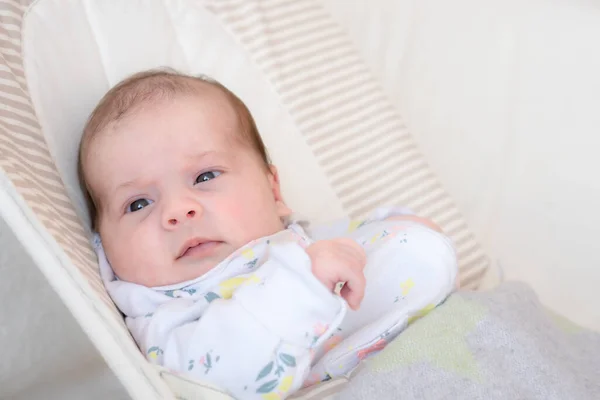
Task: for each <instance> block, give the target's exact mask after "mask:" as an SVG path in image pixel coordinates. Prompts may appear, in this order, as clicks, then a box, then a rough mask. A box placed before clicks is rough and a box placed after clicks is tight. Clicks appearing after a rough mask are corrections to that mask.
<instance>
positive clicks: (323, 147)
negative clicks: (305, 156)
mask: <svg viewBox="0 0 600 400" xmlns="http://www.w3.org/2000/svg"><path fill="white" fill-rule="evenodd" d="M376 117H383V118H382V119H376V118H373V119H371V120H370V121H366V122H370V124H369V125H366V126H364V128H363V129H357V128H355V127H353V126H352V122H349V123H348V124H346V125H347V126H343V127H340V128H338V129H336V130H331V131H330V132H328V137H327V136H325V135H323V137H327V139H328V140H327V141H326V142H324V143H323V140H322V141H320V142H317V141H315V142H312V143H311V141H310V140H307V142H308V143H309V144H310V145H312V148H313V152H314V153H315V155H317V156H319V157H320V159H321V162H322V163H323V164H326V163H327V160H329V159H331V155H332V153H333V154H335V155H336V157H339V155H343V154H347V155H349V153H350V152H351V151H352V150H353V149H356V148H359V147H360V146H363V145H366V144H367V143H368V142H369V141H372V140H377V139H374V136H375V135H373V134H372V133H374V132H373V131H374V130H377V129H381V130H380V131H378V132H377V133H380V134H379V136H378V137H379V138H381V139H379V140H381V141H383V140H384V139H386V140H387V137H388V136H392V134H393V133H394V131H395V130H396V129H395V128H396V125H397V124H396V118H395V116H394V115H388V116H387V117H386V116H385V115H381V114H378V115H377V116H376ZM361 124H362V122H361ZM361 128H362V127H361ZM365 132H369V133H370V134H365ZM336 133H338V135H339V136H341V134H345V135H347V136H346V137H349V138H348V139H345V138H343V137H342V138H340V137H337V135H336ZM350 134H351V135H350Z"/></svg>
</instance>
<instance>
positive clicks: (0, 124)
mask: <svg viewBox="0 0 600 400" xmlns="http://www.w3.org/2000/svg"><path fill="white" fill-rule="evenodd" d="M0 128H3V129H5V130H6V131H7V132H9V133H8V134H6V135H4V140H5V141H6V142H5V143H7V142H9V141H10V142H11V143H13V144H14V145H15V146H17V148H18V150H17V151H19V152H25V153H26V154H28V157H35V159H34V160H32V161H34V162H35V163H36V164H40V165H44V166H45V167H46V169H51V168H53V167H52V166H53V161H52V159H51V158H50V155H49V154H48V153H47V152H46V151H45V148H44V147H42V146H41V145H40V144H39V143H36V142H34V141H32V140H31V139H34V138H35V137H34V136H33V135H26V134H23V135H20V136H16V134H18V132H17V131H19V130H21V129H20V127H17V126H15V125H11V124H7V123H5V122H4V121H2V120H1V119H0ZM21 146H23V147H21Z"/></svg>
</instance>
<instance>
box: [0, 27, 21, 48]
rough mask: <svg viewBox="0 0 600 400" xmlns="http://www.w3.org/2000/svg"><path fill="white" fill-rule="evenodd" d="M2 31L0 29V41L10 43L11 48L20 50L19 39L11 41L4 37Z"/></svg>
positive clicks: (9, 38) (6, 36) (11, 39)
mask: <svg viewBox="0 0 600 400" xmlns="http://www.w3.org/2000/svg"><path fill="white" fill-rule="evenodd" d="M2 32H3V31H2V29H1V28H0V40H2V41H4V42H7V43H10V44H11V45H12V46H15V47H16V48H18V49H20V48H21V39H20V38H19V39H13V38H11V37H10V36H8V35H5V34H4V33H2Z"/></svg>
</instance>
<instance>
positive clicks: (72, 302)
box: [0, 0, 489, 400]
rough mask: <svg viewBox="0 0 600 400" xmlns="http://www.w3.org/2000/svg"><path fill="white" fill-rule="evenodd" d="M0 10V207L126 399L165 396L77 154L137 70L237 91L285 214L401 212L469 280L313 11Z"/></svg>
mask: <svg viewBox="0 0 600 400" xmlns="http://www.w3.org/2000/svg"><path fill="white" fill-rule="evenodd" d="M0 11H1V12H0V102H1V104H2V107H0V176H1V177H2V178H3V182H5V183H4V184H3V185H2V189H1V190H2V192H1V193H2V194H3V195H4V196H0V198H4V199H5V200H6V201H7V202H8V201H10V206H13V207H17V208H18V211H19V212H18V213H17V212H14V213H13V216H14V218H12V219H11V220H10V225H11V229H13V230H14V231H15V232H18V233H19V237H21V238H23V237H26V234H27V235H29V237H28V239H27V240H23V239H21V240H22V242H23V244H24V246H25V247H26V250H27V251H29V252H31V253H32V254H35V255H37V258H36V263H37V266H38V267H39V268H40V270H41V271H42V272H43V273H44V274H45V276H46V277H47V279H48V280H49V282H50V283H51V284H52V285H53V287H54V288H55V289H56V290H57V292H58V293H59V294H60V296H61V298H62V300H63V302H64V303H65V304H66V305H67V307H68V308H69V310H70V311H71V312H72V313H73V314H74V316H75V317H76V319H77V320H78V322H79V323H80V324H81V326H82V327H83V328H84V330H85V331H86V333H87V334H88V335H89V336H90V338H91V339H92V341H93V342H94V344H95V345H96V346H97V347H98V349H99V351H100V352H101V353H102V354H103V356H104V357H105V359H106V360H107V362H108V364H109V365H110V366H111V368H113V370H114V371H115V374H116V375H117V376H119V377H120V379H121V380H122V382H123V383H124V385H125V386H126V387H127V389H128V391H129V393H130V394H131V396H132V397H134V398H141V399H144V400H146V399H151V398H171V397H172V395H171V393H170V391H169V390H168V388H167V387H166V385H165V384H164V382H162V380H160V379H159V375H158V373H157V371H156V370H155V369H154V368H153V367H151V366H149V365H148V363H147V362H146V361H145V360H144V359H143V357H142V356H141V354H140V353H139V351H138V349H137V348H136V346H135V343H134V342H133V341H132V340H131V337H130V336H129V334H128V332H127V330H126V329H125V327H124V325H123V323H122V318H121V316H120V314H118V313H117V311H116V308H115V307H114V305H113V304H112V302H111V301H110V299H109V298H108V296H107V295H106V292H105V290H104V288H103V286H102V284H101V282H100V279H99V276H98V271H97V263H96V258H95V257H94V253H93V252H92V250H91V248H90V245H89V243H88V236H87V233H88V232H87V230H86V226H85V224H84V223H82V221H81V217H82V216H83V215H84V213H83V210H82V207H81V205H82V201H81V198H82V197H81V193H80V192H79V190H78V186H77V181H76V177H75V175H76V174H75V160H76V154H77V153H76V149H77V142H78V140H79V135H80V132H81V128H82V126H83V124H84V122H85V119H86V118H87V115H88V113H89V112H90V111H91V109H92V108H93V106H94V104H95V103H96V101H97V100H98V99H99V98H100V97H101V96H102V94H103V93H104V92H105V91H106V90H107V89H108V88H109V87H110V86H112V85H114V84H115V83H116V82H118V81H119V80H120V79H121V78H123V77H124V76H125V75H127V74H129V73H132V72H134V71H136V70H139V69H145V68H151V67H157V66H162V65H171V66H174V67H177V68H179V69H180V70H182V71H184V72H190V73H200V72H202V73H208V74H210V75H213V76H214V77H216V78H217V79H220V80H221V81H223V82H224V83H225V84H226V85H228V86H229V87H231V88H232V89H234V91H236V93H239V94H240V96H241V97H242V99H244V100H245V101H247V103H248V104H249V106H250V108H251V110H252V111H253V113H255V116H256V118H257V121H258V124H259V126H260V128H261V131H262V132H263V134H264V136H265V141H266V142H267V144H268V147H269V149H270V150H271V153H272V156H273V159H274V161H275V163H276V164H277V165H278V166H279V168H280V171H281V174H282V177H289V178H291V179H289V178H285V179H284V180H285V184H284V193H285V195H286V199H288V201H289V202H290V204H292V205H293V206H294V208H298V211H304V214H307V215H309V216H310V217H312V218H314V219H315V220H319V219H326V218H336V217H339V216H343V215H349V216H352V217H360V216H361V215H363V214H364V213H367V212H368V211H370V210H371V209H373V208H375V207H377V206H379V205H382V204H402V205H405V206H408V207H410V208H412V209H414V210H415V211H416V212H418V213H420V214H423V215H425V216H428V217H431V218H433V219H434V220H435V221H436V222H438V223H439V224H440V225H441V226H443V228H444V230H445V231H446V232H447V233H448V235H449V236H450V237H451V238H452V239H453V241H454V242H455V244H456V247H457V250H458V256H459V260H460V280H461V283H462V284H463V285H465V286H469V287H478V286H479V284H480V282H481V277H482V276H483V275H484V274H485V272H486V271H487V270H488V265H489V259H488V257H487V255H486V254H485V253H484V252H483V250H482V249H481V247H480V246H479V245H478V243H477V242H476V240H475V238H474V237H473V235H472V234H471V233H470V231H469V229H468V228H467V226H466V223H465V221H464V220H463V218H462V217H461V215H460V212H459V211H458V209H457V208H456V207H455V206H454V203H453V201H452V199H451V198H450V197H449V196H448V195H447V194H446V192H445V190H444V188H443V187H442V185H441V184H440V182H438V180H437V178H436V176H435V175H434V174H433V173H432V171H431V170H430V169H429V166H428V163H427V162H426V161H425V159H424V157H423V156H422V154H421V152H420V150H419V148H418V147H417V146H416V145H415V143H414V141H413V139H412V137H411V134H410V132H409V131H408V130H407V129H406V127H405V126H404V124H403V122H402V119H401V117H400V115H398V113H397V112H396V110H394V109H393V107H392V106H391V104H390V103H389V101H388V100H387V98H386V96H385V95H384V94H383V91H382V89H381V87H380V86H379V85H378V84H377V83H376V81H375V80H374V79H372V76H371V74H370V72H369V71H368V69H367V68H366V67H365V65H364V63H363V61H362V60H361V59H360V57H359V56H358V54H357V52H356V50H355V48H354V47H353V46H352V44H351V43H350V41H349V40H348V38H347V36H346V33H345V32H344V31H343V30H342V29H340V27H339V26H338V25H337V24H336V23H335V22H334V21H333V20H332V19H331V16H330V15H329V14H328V13H327V12H326V11H325V10H324V9H322V7H321V6H320V5H319V3H318V2H316V1H314V0H294V1H289V0H261V1H258V0H254V1H250V0H244V1H239V0H206V1H195V0H147V1H143V2H140V1H135V2H134V1H121V0H105V1H93V0H78V1H75V0H73V1H63V0H38V1H33V0H0ZM300 161H301V162H300ZM298 165H302V168H301V169H300V173H299V172H298V171H299V168H298ZM315 193H317V194H318V195H315ZM305 208H306V209H305ZM2 209H3V210H7V209H8V207H7V205H6V204H2ZM21 214H22V215H21ZM20 216H26V217H27V219H26V220H24V218H20ZM17 217H19V218H20V219H19V218H17ZM36 243H38V246H37V247H36V245H35V244H36ZM40 246H43V248H40ZM42 250H43V251H45V252H46V253H43V252H42ZM41 254H46V255H47V256H46V257H42V256H41ZM14 280H15V281H19V277H15V279H14ZM36 306H37V305H36ZM5 347H6V346H5ZM8 350H9V351H10V346H8ZM10 356H11V353H10V352H9V355H8V357H5V358H6V359H11V357H10ZM20 356H23V355H22V354H21V355H20ZM15 357H16V355H15ZM56 362H57V363H58V362H65V358H61V359H60V360H56ZM200 389H201V386H199V385H198V386H197V391H198V392H199V391H200Z"/></svg>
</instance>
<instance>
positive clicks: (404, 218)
mask: <svg viewBox="0 0 600 400" xmlns="http://www.w3.org/2000/svg"><path fill="white" fill-rule="evenodd" d="M385 220H386V221H411V222H416V223H419V224H421V225H425V226H426V227H428V228H431V229H433V230H434V231H436V232H439V233H443V232H442V228H440V227H439V226H438V225H437V224H436V223H435V222H433V221H432V220H430V219H427V218H423V217H417V216H416V215H392V216H390V217H387V218H386V219H385Z"/></svg>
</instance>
